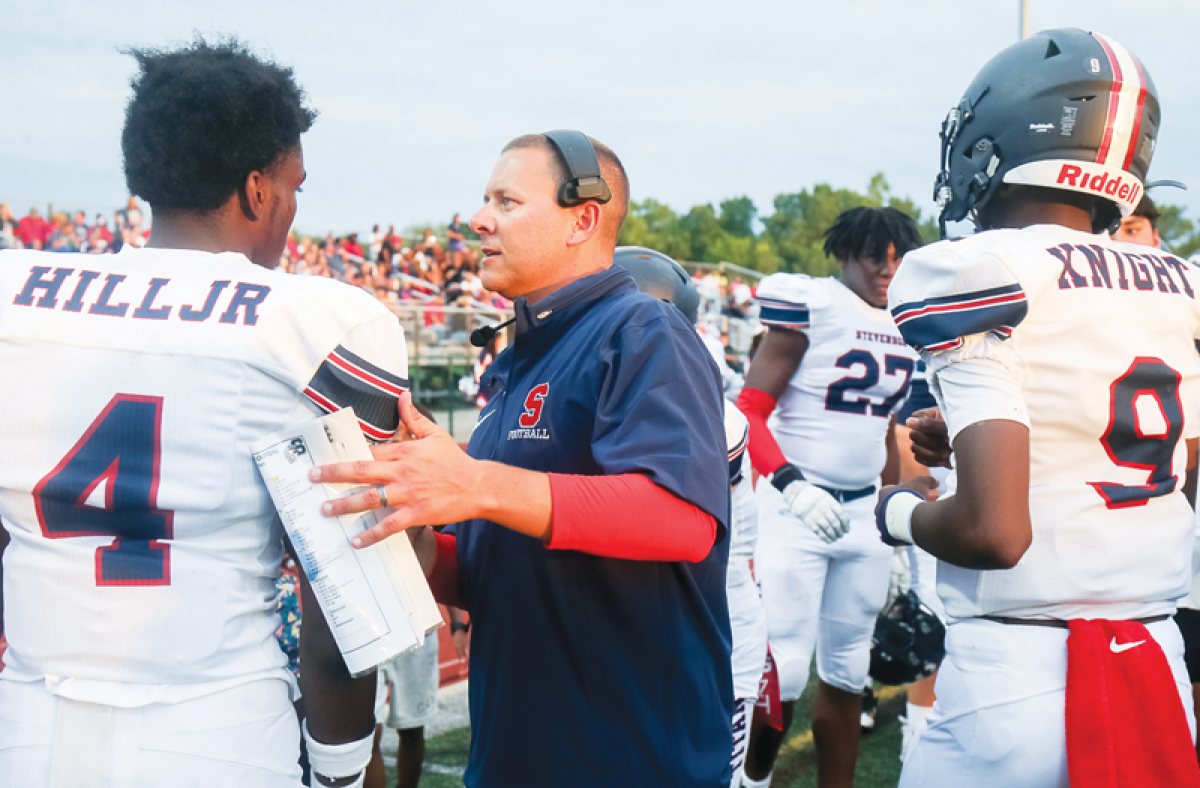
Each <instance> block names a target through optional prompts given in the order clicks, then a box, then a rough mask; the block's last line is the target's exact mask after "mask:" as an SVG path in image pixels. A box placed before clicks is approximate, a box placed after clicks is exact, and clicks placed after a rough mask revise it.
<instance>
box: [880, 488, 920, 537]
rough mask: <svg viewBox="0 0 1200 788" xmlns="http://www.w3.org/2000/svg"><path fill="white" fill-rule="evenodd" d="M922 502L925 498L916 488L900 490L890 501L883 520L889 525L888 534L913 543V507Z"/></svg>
mask: <svg viewBox="0 0 1200 788" xmlns="http://www.w3.org/2000/svg"><path fill="white" fill-rule="evenodd" d="M904 493H911V495H905V494H904ZM922 503H925V499H924V498H923V497H922V496H921V494H920V493H919V492H916V491H915V490H899V491H898V494H896V495H893V496H892V497H891V499H890V500H889V501H888V504H887V512H885V513H884V521H883V522H884V525H886V526H887V532H888V535H889V536H891V537H892V538H893V539H895V540H897V541H900V542H908V543H909V544H913V535H912V515H913V509H916V508H917V506H918V505H919V504H922Z"/></svg>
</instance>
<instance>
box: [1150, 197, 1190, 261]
mask: <svg viewBox="0 0 1200 788" xmlns="http://www.w3.org/2000/svg"><path fill="white" fill-rule="evenodd" d="M1157 207H1158V212H1159V217H1158V222H1157V224H1158V236H1159V237H1160V238H1162V240H1163V243H1165V244H1166V245H1167V246H1169V247H1170V248H1171V251H1172V252H1174V253H1175V254H1177V255H1179V256H1180V257H1190V256H1191V255H1192V254H1193V253H1195V252H1196V250H1198V249H1200V229H1198V228H1197V227H1196V223H1195V222H1193V221H1192V220H1191V219H1187V218H1185V217H1184V215H1183V213H1184V209H1183V208H1180V207H1179V206H1178V205H1159V206H1157Z"/></svg>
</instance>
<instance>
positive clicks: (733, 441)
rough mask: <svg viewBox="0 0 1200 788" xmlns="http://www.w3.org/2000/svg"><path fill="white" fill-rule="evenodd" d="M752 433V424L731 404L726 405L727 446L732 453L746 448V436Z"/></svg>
mask: <svg viewBox="0 0 1200 788" xmlns="http://www.w3.org/2000/svg"><path fill="white" fill-rule="evenodd" d="M749 433H750V422H748V421H746V417H745V416H744V415H743V414H742V412H741V411H740V410H738V409H737V407H736V406H734V405H733V403H731V402H726V403H725V445H726V446H727V447H728V448H729V451H730V453H731V454H732V453H733V450H734V449H738V450H739V451H742V450H744V449H745V447H746V436H747V435H749Z"/></svg>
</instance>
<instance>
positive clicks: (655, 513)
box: [549, 473, 718, 562]
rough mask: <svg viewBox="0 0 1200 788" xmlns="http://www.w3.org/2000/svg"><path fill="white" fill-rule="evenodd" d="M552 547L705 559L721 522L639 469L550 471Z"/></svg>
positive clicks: (652, 558)
mask: <svg viewBox="0 0 1200 788" xmlns="http://www.w3.org/2000/svg"><path fill="white" fill-rule="evenodd" d="M550 499H551V505H552V507H553V512H552V514H551V537H550V544H549V547H550V549H552V550H578V551H580V552H584V553H591V554H592V555H601V556H605V557H607V558H625V559H630V560H634V561H688V562H696V561H703V560H704V559H705V558H706V557H707V556H708V554H709V551H711V550H712V546H713V543H714V541H715V540H716V535H717V530H718V524H717V520H716V518H714V517H713V516H712V515H711V514H709V513H708V512H706V511H704V510H703V509H701V508H700V507H698V506H696V505H694V504H692V503H690V502H688V501H685V500H683V499H682V498H678V497H676V496H675V495H672V494H671V493H670V492H669V491H667V490H666V489H664V488H662V487H659V486H658V485H657V484H655V483H654V482H652V481H650V479H649V478H648V477H646V476H643V475H641V474H639V473H625V474H619V475H616V476H574V475H568V474H560V473H552V474H550Z"/></svg>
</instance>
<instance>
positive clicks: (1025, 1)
mask: <svg viewBox="0 0 1200 788" xmlns="http://www.w3.org/2000/svg"><path fill="white" fill-rule="evenodd" d="M1027 38H1029V0H1021V40H1022V41H1024V40H1025V39H1027Z"/></svg>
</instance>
